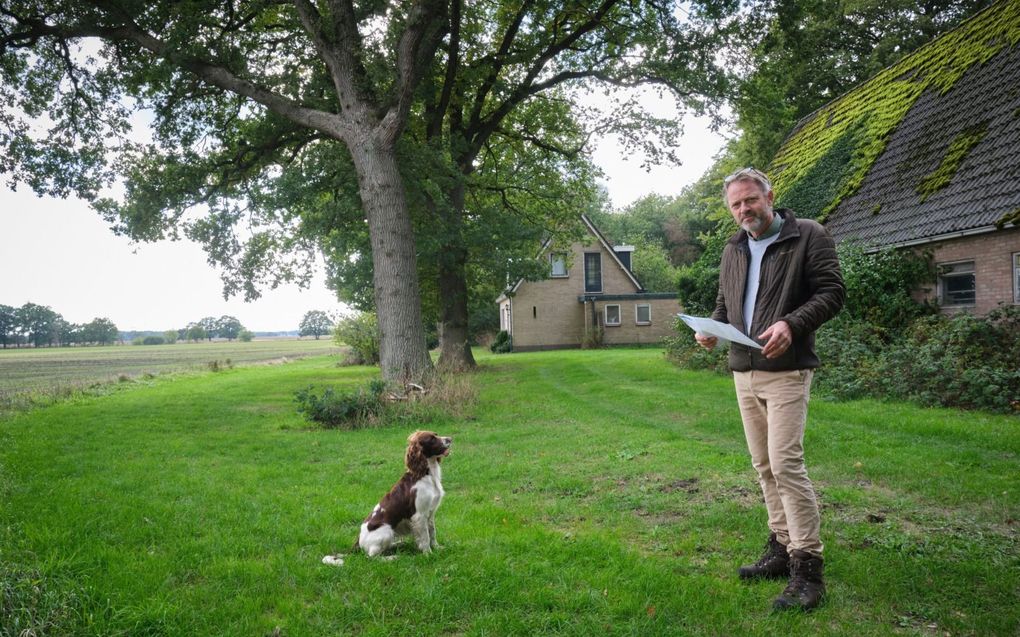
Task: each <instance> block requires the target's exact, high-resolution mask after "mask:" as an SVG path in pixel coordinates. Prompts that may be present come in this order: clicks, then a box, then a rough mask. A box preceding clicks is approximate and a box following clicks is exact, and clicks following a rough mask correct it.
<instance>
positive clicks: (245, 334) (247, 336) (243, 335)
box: [237, 330, 255, 343]
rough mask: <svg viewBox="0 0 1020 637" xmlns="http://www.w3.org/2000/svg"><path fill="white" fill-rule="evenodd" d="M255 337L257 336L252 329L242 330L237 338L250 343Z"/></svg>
mask: <svg viewBox="0 0 1020 637" xmlns="http://www.w3.org/2000/svg"><path fill="white" fill-rule="evenodd" d="M253 338H255V332H252V331H251V330H241V331H240V332H238V333H237V340H239V341H241V342H242V343H250V342H251V341H252V339H253Z"/></svg>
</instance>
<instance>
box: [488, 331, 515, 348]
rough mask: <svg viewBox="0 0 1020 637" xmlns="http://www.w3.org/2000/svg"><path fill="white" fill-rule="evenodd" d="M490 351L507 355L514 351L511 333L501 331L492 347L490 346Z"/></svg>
mask: <svg viewBox="0 0 1020 637" xmlns="http://www.w3.org/2000/svg"><path fill="white" fill-rule="evenodd" d="M489 349H490V350H491V351H492V352H494V353H496V354H507V353H509V352H512V351H514V341H513V338H511V337H510V334H509V332H507V331H506V330H500V331H499V333H498V334H496V338H495V340H493V341H492V345H489Z"/></svg>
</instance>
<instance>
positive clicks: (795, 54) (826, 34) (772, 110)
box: [733, 0, 993, 168]
mask: <svg viewBox="0 0 1020 637" xmlns="http://www.w3.org/2000/svg"><path fill="white" fill-rule="evenodd" d="M992 2H993V0H928V1H926V2H922V3H918V2H915V1H913V0H886V1H883V2H872V1H871V0H767V1H766V2H760V3H756V4H754V5H752V6H751V10H750V11H749V12H748V13H747V14H746V16H745V19H744V25H743V28H742V37H741V38H739V40H737V41H736V44H737V46H736V47H735V51H736V52H737V56H736V57H737V59H736V60H734V63H735V64H736V65H738V66H741V67H743V68H745V69H746V75H745V76H744V79H743V80H742V82H740V84H739V89H738V95H737V97H736V99H735V100H734V103H733V109H734V112H735V114H736V124H737V128H738V130H739V131H740V134H741V137H740V142H739V144H738V150H739V157H740V162H741V163H742V164H743V165H753V166H757V167H759V168H763V167H765V166H767V165H768V164H769V163H770V162H771V161H772V157H773V155H775V153H776V151H777V150H778V149H779V146H780V144H781V143H782V141H783V139H785V138H786V135H787V134H788V133H789V132H790V131H791V130H792V129H793V126H794V125H795V124H796V123H797V122H798V121H800V120H801V119H802V118H804V117H806V116H807V115H809V114H811V113H812V112H814V111H815V110H817V109H818V108H819V107H821V106H823V105H825V104H826V103H828V102H830V101H831V100H833V99H835V98H837V97H839V96H840V95H842V94H843V93H845V92H847V91H848V90H850V89H851V88H853V87H854V86H856V85H857V84H859V83H861V82H863V81H864V80H867V79H868V78H870V77H871V76H873V75H875V74H877V73H878V72H879V71H881V70H882V69H883V68H885V67H887V66H889V65H891V64H893V63H895V62H896V61H898V60H899V59H900V58H902V57H903V56H904V55H906V54H908V53H910V52H911V51H914V50H916V49H917V48H918V47H920V46H922V45H924V44H926V43H928V42H930V41H931V40H933V39H934V38H935V37H936V36H937V35H939V34H940V33H944V32H945V31H948V30H949V29H952V28H953V27H955V26H956V25H958V24H959V23H960V22H962V21H963V20H964V19H966V18H968V17H970V16H972V15H974V14H975V13H977V12H978V11H980V10H981V9H984V8H985V7H988V6H989V5H991V4H992Z"/></svg>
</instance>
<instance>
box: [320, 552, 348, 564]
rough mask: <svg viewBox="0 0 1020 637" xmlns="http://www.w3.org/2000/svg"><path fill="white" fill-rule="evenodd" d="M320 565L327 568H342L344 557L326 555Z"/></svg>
mask: <svg viewBox="0 0 1020 637" xmlns="http://www.w3.org/2000/svg"><path fill="white" fill-rule="evenodd" d="M322 563H323V564H326V565H328V566H343V565H344V556H343V554H339V553H338V554H337V555H327V556H326V557H324V558H322Z"/></svg>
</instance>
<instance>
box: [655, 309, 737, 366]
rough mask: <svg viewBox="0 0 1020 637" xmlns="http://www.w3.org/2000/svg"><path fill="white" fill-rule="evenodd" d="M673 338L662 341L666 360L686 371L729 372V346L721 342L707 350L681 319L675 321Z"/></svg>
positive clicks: (669, 337)
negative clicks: (708, 370)
mask: <svg viewBox="0 0 1020 637" xmlns="http://www.w3.org/2000/svg"><path fill="white" fill-rule="evenodd" d="M673 329H674V331H675V332H676V333H675V334H674V335H673V336H667V337H666V338H664V339H662V344H663V346H664V347H665V348H666V358H667V359H669V360H670V361H672V362H673V363H674V364H676V365H678V366H680V367H683V368H684V369H710V370H712V371H714V372H716V373H719V374H726V373H728V372H729V369H730V368H729V363H728V357H729V351H730V348H729V345H728V344H726V343H725V341H720V344H719V345H716V346H715V348H714V349H711V350H707V349H705V348H704V347H702V346H701V345H698V342H697V341H695V340H694V332H692V331H691V329H690V328H689V327H687V324H686V323H684V322H683V321H681V320H680V319H679V318H677V319H675V320H674V324H673Z"/></svg>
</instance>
